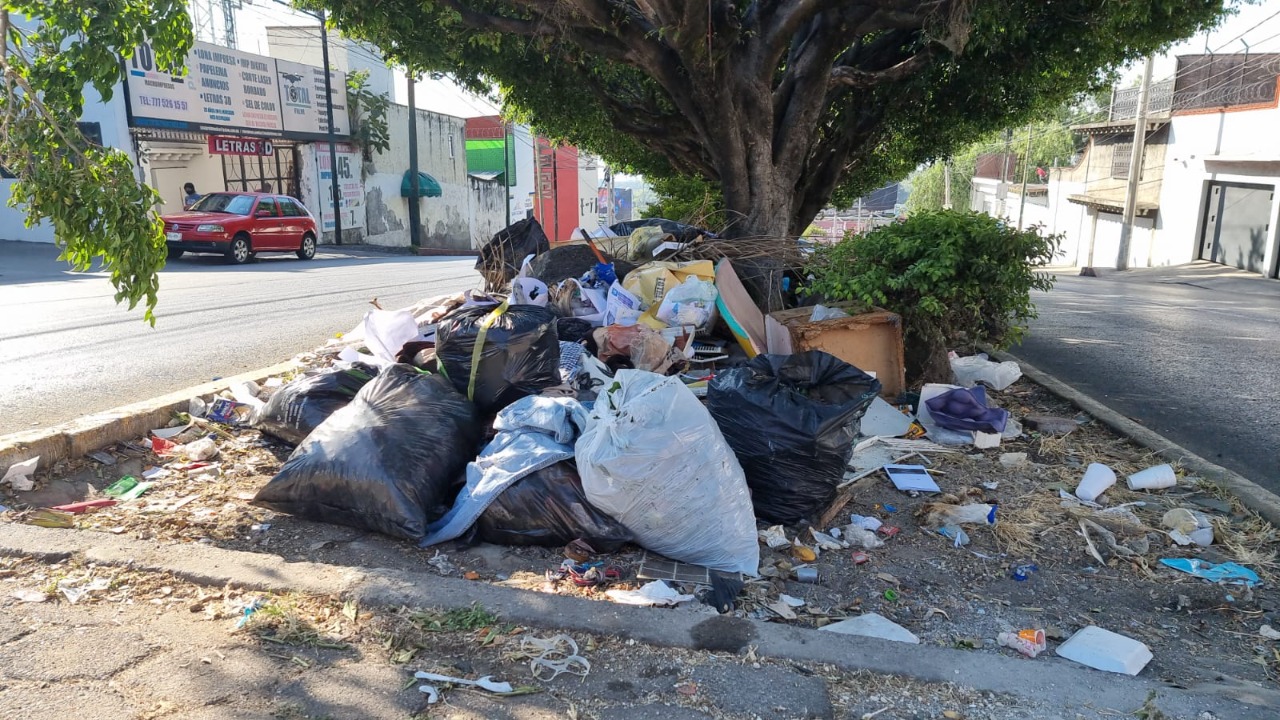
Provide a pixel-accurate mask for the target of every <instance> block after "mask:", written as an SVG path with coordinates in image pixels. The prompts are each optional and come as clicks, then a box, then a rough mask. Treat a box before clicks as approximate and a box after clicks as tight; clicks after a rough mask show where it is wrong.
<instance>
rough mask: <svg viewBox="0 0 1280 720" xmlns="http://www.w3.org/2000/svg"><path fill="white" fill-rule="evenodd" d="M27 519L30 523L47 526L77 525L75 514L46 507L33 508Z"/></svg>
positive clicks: (66, 526) (64, 526)
mask: <svg viewBox="0 0 1280 720" xmlns="http://www.w3.org/2000/svg"><path fill="white" fill-rule="evenodd" d="M26 521H27V524H28V525H35V526H37V527H45V528H71V527H75V525H76V520H75V515H72V514H71V513H67V512H59V511H57V510H47V509H44V508H41V509H37V510H32V511H31V512H30V513H28V514H27V518H26Z"/></svg>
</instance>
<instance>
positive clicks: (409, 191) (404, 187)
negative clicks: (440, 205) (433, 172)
mask: <svg viewBox="0 0 1280 720" xmlns="http://www.w3.org/2000/svg"><path fill="white" fill-rule="evenodd" d="M440 195H442V193H441V192H440V183H438V182H436V179H435V178H433V177H431V176H430V175H428V174H426V173H424V172H421V171H419V172H418V197H440ZM412 196H413V174H412V173H410V172H409V171H407V170H406V171H405V173H404V180H402V181H401V182H400V197H406V198H407V197H412Z"/></svg>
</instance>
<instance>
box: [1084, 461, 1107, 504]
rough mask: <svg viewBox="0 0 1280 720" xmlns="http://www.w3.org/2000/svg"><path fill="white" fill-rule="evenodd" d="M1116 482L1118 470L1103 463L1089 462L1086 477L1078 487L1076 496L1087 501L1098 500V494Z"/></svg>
mask: <svg viewBox="0 0 1280 720" xmlns="http://www.w3.org/2000/svg"><path fill="white" fill-rule="evenodd" d="M1115 484H1116V472H1115V470H1112V469H1111V468H1109V467H1107V466H1106V465H1103V464H1102V463H1089V467H1087V468H1085V470H1084V479H1083V480H1081V481H1080V485H1078V486H1077V487H1076V497H1078V498H1080V499H1081V500H1084V501H1085V502H1097V500H1098V496H1099V495H1101V494H1102V493H1104V492H1106V491H1107V488H1109V487H1111V486H1112V485H1115Z"/></svg>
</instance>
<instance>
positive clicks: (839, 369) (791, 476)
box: [707, 350, 880, 524]
mask: <svg viewBox="0 0 1280 720" xmlns="http://www.w3.org/2000/svg"><path fill="white" fill-rule="evenodd" d="M879 393H880V381H878V380H876V379H875V378H873V377H871V376H870V375H868V374H867V373H864V372H862V371H861V370H859V369H858V368H856V367H854V366H852V365H850V364H849V363H847V362H844V361H843V360H840V359H839V358H836V357H834V356H832V355H829V354H827V353H825V352H822V351H820V350H811V351H808V352H803V353H797V354H795V355H758V356H756V357H755V358H753V359H752V360H751V361H750V362H748V363H747V364H746V365H743V366H742V367H737V368H733V369H731V370H727V371H725V372H721V373H719V374H717V375H716V376H715V377H714V378H713V379H712V380H711V384H710V387H709V388H708V389H707V409H708V410H710V411H711V416H712V417H713V418H715V420H716V423H717V424H719V426H720V430H721V432H723V433H724V437H725V440H726V441H728V443H729V447H731V448H733V451H734V453H735V454H736V455H737V457H738V461H739V462H740V463H742V469H743V471H744V472H745V473H746V476H747V485H748V486H749V487H750V488H751V500H752V503H753V504H754V505H755V512H756V517H759V518H760V519H762V520H766V521H768V522H771V523H786V524H793V523H797V522H799V521H800V520H801V519H803V518H811V517H814V516H816V515H817V514H819V513H821V512H822V511H823V510H825V509H826V508H827V506H828V505H830V504H831V501H832V500H833V499H834V498H835V495H836V486H837V485H839V484H840V483H841V481H842V480H843V479H844V473H845V466H846V465H847V464H848V463H849V455H850V454H851V453H852V452H853V445H854V440H855V439H856V435H857V423H858V420H859V418H861V417H862V414H863V413H864V412H866V410H867V408H868V407H869V406H870V405H871V402H872V401H873V400H875V398H876V397H877V396H878V395H879Z"/></svg>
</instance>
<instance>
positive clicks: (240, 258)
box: [227, 234, 253, 265]
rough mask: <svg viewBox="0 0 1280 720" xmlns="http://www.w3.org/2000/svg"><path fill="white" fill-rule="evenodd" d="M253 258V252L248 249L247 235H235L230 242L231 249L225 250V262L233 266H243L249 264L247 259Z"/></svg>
mask: <svg viewBox="0 0 1280 720" xmlns="http://www.w3.org/2000/svg"><path fill="white" fill-rule="evenodd" d="M251 257H253V250H252V249H251V248H250V247H249V236H248V235H244V234H241V235H237V236H235V238H234V239H233V240H232V241H231V247H229V248H227V262H229V263H231V264H233V265H243V264H245V263H247V262H249V258H251Z"/></svg>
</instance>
